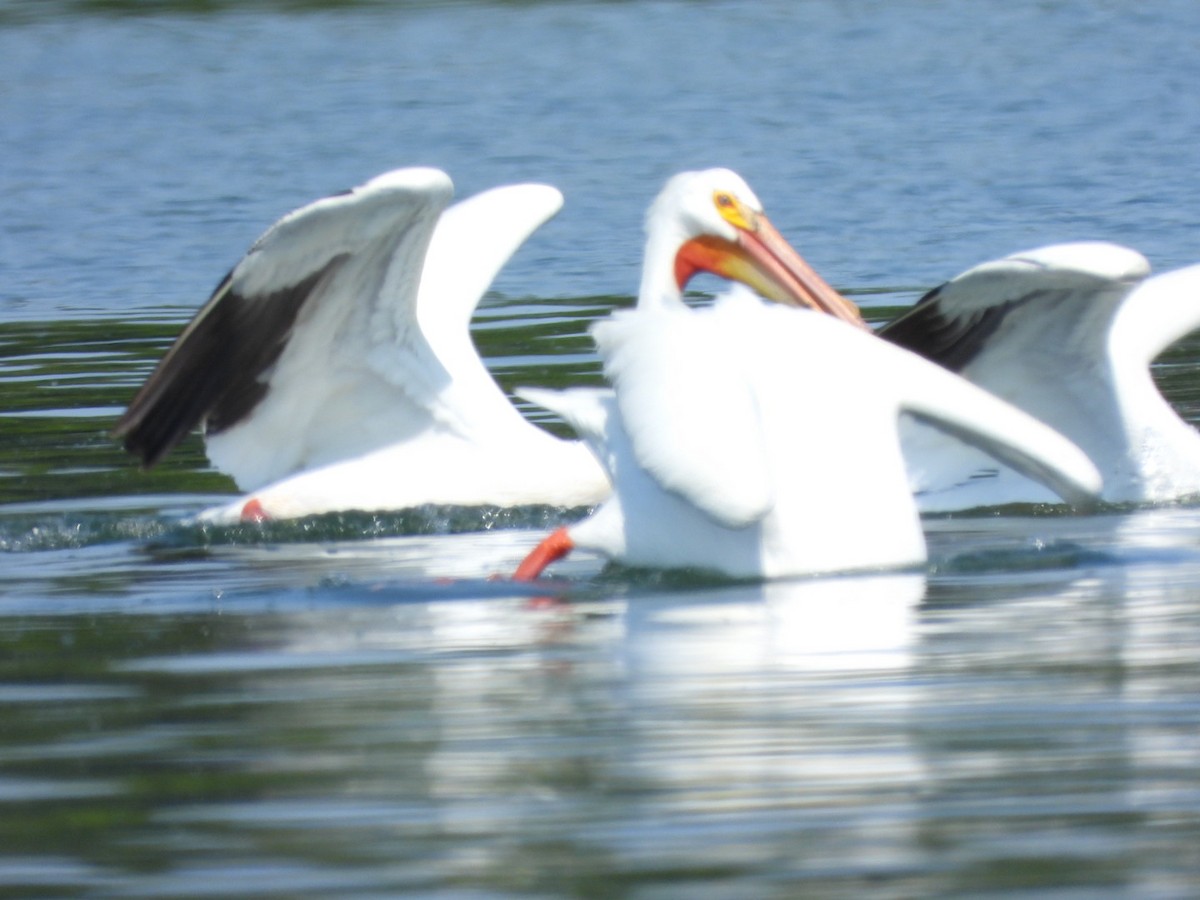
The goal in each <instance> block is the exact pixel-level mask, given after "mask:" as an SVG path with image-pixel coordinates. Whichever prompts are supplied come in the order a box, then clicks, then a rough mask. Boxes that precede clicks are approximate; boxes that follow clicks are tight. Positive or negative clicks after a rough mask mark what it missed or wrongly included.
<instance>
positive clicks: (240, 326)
mask: <svg viewBox="0 0 1200 900" xmlns="http://www.w3.org/2000/svg"><path fill="white" fill-rule="evenodd" d="M451 193H452V186H451V182H450V179H449V178H448V177H447V176H446V175H445V174H444V173H442V172H440V171H437V170H435V169H401V170H397V171H393V172H388V173H386V174H384V175H380V176H379V177H377V178H374V179H372V180H371V181H369V182H367V183H366V184H364V185H361V186H360V187H358V188H355V189H354V190H352V191H349V192H347V193H344V194H341V195H337V196H334V197H329V198H326V199H323V200H319V201H317V202H315V203H312V204H310V205H308V206H305V207H303V208H301V209H299V210H296V211H295V212H293V213H291V214H289V215H287V216H285V217H284V218H283V219H281V220H280V221H279V222H277V223H276V224H275V225H274V226H272V227H271V228H270V229H269V230H268V231H267V232H266V233H265V234H264V235H263V236H262V237H261V238H259V240H258V241H257V242H256V243H255V244H254V245H253V246H252V247H251V248H250V250H249V252H248V253H247V254H246V256H245V257H244V258H243V259H242V260H241V262H239V263H238V264H237V266H235V267H234V269H233V270H232V271H231V272H230V273H229V275H228V276H227V277H226V278H225V279H224V280H223V281H222V282H221V284H220V285H219V286H218V288H217V290H216V291H215V293H214V294H213V295H212V297H211V299H210V300H209V301H208V303H207V304H206V305H205V306H204V307H203V308H202V309H201V310H200V312H199V313H198V314H197V315H196V317H195V318H194V319H193V320H192V321H191V323H190V324H189V325H188V326H187V327H186V328H185V329H184V331H183V333H182V334H181V335H180V336H179V338H178V339H177V340H176V341H175V343H174V345H173V346H172V347H171V348H170V350H169V351H168V352H167V354H166V355H165V356H164V357H163V359H162V360H161V362H160V363H159V365H158V367H157V368H156V369H155V370H154V372H153V373H152V374H151V375H150V377H149V379H148V380H147V381H146V383H145V385H144V386H143V387H142V389H141V390H140V391H139V392H138V394H137V396H136V397H135V398H134V400H133V401H132V403H131V404H130V406H129V408H128V410H126V412H125V414H124V415H123V416H122V418H121V419H120V421H119V422H118V424H117V426H116V429H115V434H116V435H118V436H121V437H124V440H125V447H126V448H127V449H128V450H130V451H131V452H133V453H136V454H137V455H139V456H140V457H141V458H142V460H143V462H144V463H145V464H146V465H152V464H154V463H155V462H156V461H157V460H158V459H159V458H161V457H162V455H163V454H164V453H166V452H167V451H169V450H170V449H171V447H172V446H174V445H175V444H176V443H177V442H178V441H179V440H180V439H181V438H182V437H183V436H184V435H185V434H187V433H188V432H189V431H190V430H191V429H192V428H194V427H196V426H197V425H201V424H203V426H204V429H205V436H206V449H207V452H208V456H209V459H210V460H211V461H212V462H213V464H214V465H215V466H216V467H217V468H218V469H220V470H222V471H223V472H226V473H227V474H229V475H231V476H233V478H234V480H235V481H236V482H237V484H238V486H239V487H240V488H242V489H243V490H247V491H250V492H252V493H251V494H250V495H249V496H247V497H242V498H240V499H238V500H237V501H236V502H234V503H232V504H229V505H228V506H225V507H220V508H218V509H215V510H210V511H208V512H207V513H205V514H204V517H205V518H209V519H213V520H217V521H229V520H234V521H236V520H237V519H239V518H250V519H260V518H287V517H294V516H302V515H309V514H313V513H320V512H329V511H335V510H347V509H362V510H379V509H402V508H406V507H412V506H418V505H421V504H427V503H433V504H447V505H482V504H489V505H491V504H494V505H499V506H519V505H526V504H548V505H556V506H581V505H589V504H593V503H596V502H598V501H599V500H600V499H602V498H603V497H605V496H607V495H608V493H609V490H610V489H609V483H608V479H607V477H606V475H605V473H604V471H603V469H602V468H601V467H600V466H599V465H598V464H597V463H596V461H595V459H594V457H593V456H592V454H591V453H590V452H589V451H588V450H587V448H586V447H585V446H583V444H581V443H580V442H579V441H570V440H562V439H559V438H557V437H554V436H553V435H551V434H549V433H548V432H546V431H543V430H542V429H541V428H538V427H537V426H536V425H533V424H532V423H530V422H528V421H527V420H526V419H525V418H524V417H523V416H521V414H520V413H519V411H518V410H517V409H516V408H515V407H513V406H512V404H511V403H510V402H509V401H508V399H507V398H506V397H505V395H504V393H503V392H502V391H501V390H500V388H499V387H498V386H497V385H496V383H495V382H494V381H493V380H492V378H491V376H490V375H489V373H488V372H487V369H486V367H485V366H484V364H483V362H482V361H481V360H480V358H479V356H478V354H477V352H476V351H475V348H474V346H473V344H472V343H471V338H470V332H469V321H470V317H471V314H472V312H473V311H474V309H475V306H476V304H477V303H478V302H479V299H480V297H481V296H482V294H483V292H484V291H485V290H486V289H487V286H488V285H489V284H490V283H491V281H492V278H493V277H494V276H495V274H496V273H497V271H498V270H499V269H500V267H501V266H502V265H503V264H504V262H505V261H506V260H507V259H508V257H509V256H510V255H511V254H512V253H513V252H514V251H515V250H516V248H517V247H519V246H520V244H521V243H522V242H523V241H524V240H525V239H526V238H527V237H528V235H529V234H530V233H532V231H533V230H534V229H535V228H537V227H538V226H539V225H540V224H542V223H543V222H545V221H546V220H547V219H549V218H550V217H551V216H553V215H554V213H556V212H557V211H558V209H559V208H560V206H561V203H562V197H561V195H560V194H559V192H558V191H557V190H555V189H554V188H551V187H547V186H543V185H515V186H510V187H502V188H496V189H495V190H492V191H488V192H485V193H483V194H480V195H478V196H475V197H472V198H471V199H469V200H467V201H465V202H462V203H459V204H457V205H455V206H452V207H450V208H449V209H446V205H447V204H448V203H449V201H450V197H451ZM647 231H648V238H647V245H646V264H645V271H644V278H643V282H642V296H643V297H650V298H653V299H654V302H656V303H659V302H677V303H678V304H679V305H681V306H682V303H683V300H682V290H683V287H684V286H685V285H686V284H687V282H688V280H689V279H690V278H691V277H692V276H693V275H694V274H696V273H697V272H698V271H709V272H713V273H715V274H719V275H723V276H725V277H729V278H734V279H738V280H743V281H745V282H746V283H748V284H751V285H752V286H753V287H755V289H756V290H759V291H760V292H761V293H763V294H764V295H765V296H769V297H772V298H773V299H776V300H781V301H785V302H793V303H805V304H810V305H814V306H817V307H819V308H822V309H824V310H826V311H827V312H831V313H833V314H835V315H840V316H843V317H847V318H850V319H852V320H855V319H857V316H858V313H857V310H855V309H854V308H853V306H852V305H850V304H848V303H847V302H846V301H844V300H842V298H840V297H839V296H838V295H837V294H836V293H835V292H833V290H832V289H831V288H829V287H828V286H827V285H825V284H824V282H822V281H821V280H820V279H819V278H818V277H817V276H816V275H815V273H813V272H812V270H811V269H810V268H808V266H807V264H805V263H804V262H803V260H801V259H800V257H799V256H798V255H797V254H796V253H795V251H794V250H792V249H791V248H790V247H788V245H787V244H786V242H784V241H783V239H782V238H781V237H780V236H779V234H778V232H777V231H775V229H774V228H773V227H772V226H771V225H770V223H769V222H768V221H767V219H766V217H765V216H763V215H762V209H761V206H760V205H759V203H758V201H757V199H756V198H755V197H754V195H753V193H752V192H751V191H750V189H749V188H748V187H747V186H746V184H745V182H744V181H742V180H741V179H740V178H739V177H738V176H736V175H734V174H733V173H732V172H728V171H727V170H711V171H709V172H704V173H689V174H688V175H685V176H680V177H677V178H676V179H672V181H670V182H669V183H668V185H667V188H666V189H665V190H664V192H663V195H662V196H661V197H660V198H659V200H658V201H657V202H656V203H655V205H654V207H652V210H651V214H650V216H649V217H648V220H647ZM858 321H861V320H858ZM864 327H865V326H864Z"/></svg>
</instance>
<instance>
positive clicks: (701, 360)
mask: <svg viewBox="0 0 1200 900" xmlns="http://www.w3.org/2000/svg"><path fill="white" fill-rule="evenodd" d="M712 324H713V323H712V322H711V319H710V317H707V316H697V315H696V314H695V313H694V312H692V311H691V310H689V309H686V308H685V309H680V310H674V309H659V308H654V307H651V308H640V309H636V310H627V311H621V312H618V313H615V314H614V315H613V316H612V317H610V318H609V319H608V320H606V321H604V322H599V323H597V324H596V325H594V326H593V328H592V335H593V337H594V338H595V341H596V345H597V347H598V348H599V350H600V355H601V356H602V357H603V358H604V370H605V374H606V375H607V376H608V379H609V380H610V381H611V382H612V383H613V385H614V386H615V387H616V393H617V404H618V407H619V409H620V412H621V419H622V422H623V423H624V426H625V430H626V432H627V433H628V434H629V439H630V442H631V444H632V446H633V451H634V456H635V457H636V459H637V461H638V463H639V464H640V465H641V466H642V468H643V469H645V470H646V471H647V472H648V473H650V474H651V475H652V476H653V477H654V479H655V480H656V481H657V482H658V483H659V484H660V485H661V486H662V487H663V488H665V489H666V490H668V491H672V492H674V493H677V494H679V495H681V496H682V497H683V498H684V499H686V500H687V501H688V502H689V503H691V504H693V505H694V506H696V507H697V508H699V509H700V510H702V511H703V512H705V513H706V514H707V515H709V516H710V517H712V518H713V519H714V520H716V521H717V522H719V523H720V524H722V525H725V526H727V527H730V528H738V527H742V526H745V525H748V524H750V523H751V522H754V521H757V520H758V519H761V518H762V517H763V516H764V515H766V513H767V512H769V511H770V509H771V506H772V503H773V500H772V497H773V489H772V485H771V481H770V474H769V473H770V467H769V465H768V463H767V453H766V449H765V444H764V435H763V428H762V422H761V420H760V415H759V409H758V404H757V402H756V398H755V394H754V390H753V388H752V386H751V384H750V383H749V381H748V380H747V374H746V372H745V370H744V367H743V366H742V364H741V360H740V359H739V357H738V354H737V353H731V351H730V342H728V341H726V340H723V338H722V335H721V334H720V333H719V330H718V329H716V328H713V327H712ZM735 346H736V342H735Z"/></svg>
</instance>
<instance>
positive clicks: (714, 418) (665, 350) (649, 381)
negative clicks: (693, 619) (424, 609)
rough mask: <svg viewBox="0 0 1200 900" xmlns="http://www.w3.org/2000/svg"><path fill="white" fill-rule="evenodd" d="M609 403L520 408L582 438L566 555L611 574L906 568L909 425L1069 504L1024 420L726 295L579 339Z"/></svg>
mask: <svg viewBox="0 0 1200 900" xmlns="http://www.w3.org/2000/svg"><path fill="white" fill-rule="evenodd" d="M592 334H593V335H594V337H595V340H596V343H597V346H598V348H599V351H600V355H601V356H602V358H603V360H604V369H605V374H606V376H607V377H608V379H609V380H610V382H611V383H612V386H613V389H612V390H611V391H607V390H601V389H590V390H589V389H582V388H576V389H572V390H567V391H565V392H561V393H556V392H550V391H536V390H534V391H529V390H527V391H525V392H524V393H525V395H526V396H527V397H528V398H529V399H531V400H534V401H535V402H538V403H540V404H542V405H544V406H546V407H548V408H550V409H553V410H555V411H556V412H558V413H559V414H560V415H562V416H563V417H564V418H565V419H567V421H569V422H570V423H571V424H572V425H574V426H575V428H576V429H577V430H578V431H579V432H580V433H581V434H583V435H584V438H585V440H586V441H587V442H588V443H589V445H590V446H591V447H592V449H593V451H594V452H595V453H596V455H597V458H599V459H600V460H601V462H603V463H604V466H605V468H606V470H607V471H608V473H609V475H610V477H611V478H612V481H613V488H614V492H613V496H612V497H611V498H610V499H608V500H607V501H605V502H604V503H603V504H601V506H600V507H599V508H598V509H597V510H596V512H595V513H594V514H593V515H592V516H590V517H589V518H587V519H585V520H583V521H582V522H579V523H577V524H574V525H571V526H568V527H567V528H564V529H560V530H559V531H557V532H555V533H554V534H553V535H551V536H550V537H549V538H547V539H546V540H545V541H543V542H542V544H541V545H539V547H538V548H537V549H535V550H534V551H533V552H532V553H531V554H530V555H529V556H528V557H527V558H526V560H525V561H524V562H523V563H522V565H521V566H520V567H519V568H518V570H517V572H516V574H515V576H514V577H516V578H518V579H521V580H527V579H531V578H535V577H537V575H538V574H539V573H540V572H541V571H542V570H543V569H544V568H545V566H546V565H548V564H549V563H550V562H552V561H553V560H554V559H557V558H559V557H560V556H561V555H562V554H563V553H565V552H567V551H569V549H570V548H571V547H574V546H580V547H584V548H587V549H591V550H596V551H599V552H601V553H603V554H606V555H608V556H609V557H613V558H616V559H619V560H622V561H624V562H625V563H628V564H632V565H639V566H651V567H656V568H658V567H686V568H702V569H709V570H716V571H719V572H722V573H725V574H728V575H732V576H747V577H767V578H773V577H780V576H790V575H801V574H811V573H824V572H841V571H849V570H860V569H877V568H890V567H897V566H907V565H912V564H918V563H921V562H922V561H924V559H925V541H924V535H923V533H922V529H921V522H920V517H919V514H918V510H917V506H916V504H915V502H914V500H913V496H912V493H911V491H910V489H909V486H908V480H907V477H906V472H905V467H904V459H903V456H902V454H901V449H900V439H899V434H898V418H899V416H900V414H901V412H907V413H908V414H910V415H913V416H916V417H918V418H919V419H921V420H922V421H926V422H929V423H931V424H933V425H935V426H937V427H939V428H942V429H945V430H947V431H948V432H950V433H952V434H954V435H955V436H956V437H958V438H959V439H961V440H965V441H968V442H970V443H972V444H974V445H975V446H978V447H980V448H982V449H984V450H986V451H987V452H988V453H990V454H992V455H994V456H995V457H997V458H999V459H1002V460H1004V461H1005V462H1006V463H1008V464H1010V465H1013V466H1016V467H1017V468H1019V469H1021V470H1022V471H1024V472H1026V474H1028V475H1029V476H1030V477H1034V478H1037V479H1039V480H1040V481H1043V482H1044V483H1046V484H1048V485H1050V486H1051V487H1052V488H1053V489H1054V490H1055V491H1057V492H1059V493H1060V494H1062V495H1063V496H1064V497H1065V498H1067V499H1069V500H1071V501H1073V502H1080V501H1085V500H1087V499H1088V498H1090V497H1091V496H1093V495H1094V494H1095V492H1096V491H1098V490H1099V487H1100V482H1099V476H1098V475H1097V473H1096V471H1095V468H1094V467H1093V466H1092V464H1091V463H1090V462H1089V461H1088V460H1087V458H1086V457H1085V456H1084V455H1083V453H1082V452H1080V450H1079V449H1078V448H1076V447H1075V446H1074V445H1073V444H1071V443H1070V442H1069V441H1067V440H1066V439H1065V438H1063V437H1062V436H1060V435H1059V434H1057V433H1056V432H1054V431H1053V430H1052V429H1050V428H1048V427H1047V426H1045V425H1043V424H1041V423H1040V422H1038V421H1037V420H1036V419H1034V418H1033V417H1032V416H1029V415H1026V414H1025V413H1023V412H1021V411H1020V410H1018V409H1016V408H1015V407H1012V406H1010V405H1009V404H1007V403H1005V402H1003V401H1001V400H999V399H997V398H995V397H993V396H992V395H990V394H988V393H987V392H986V391H984V390H983V389H981V388H978V387H975V386H974V385H972V384H970V383H969V382H967V381H965V380H963V379H961V378H959V377H958V376H956V375H953V374H952V373H949V372H947V371H945V370H944V369H942V368H941V367H939V366H937V365H934V364H933V363H930V362H928V361H926V360H924V359H921V358H920V357H918V356H916V355H915V354H912V353H909V352H908V351H906V350H903V349H901V348H898V347H895V346H892V345H890V344H888V343H887V342H885V341H880V340H878V339H876V338H875V337H873V336H872V335H870V334H869V333H867V332H865V331H863V330H861V329H857V328H853V327H849V326H848V325H847V324H846V323H844V322H840V321H836V320H835V319H833V318H831V317H829V316H825V315H819V314H817V313H814V312H809V311H805V310H792V309H785V308H782V307H778V306H770V307H769V306H767V305H766V304H764V303H762V302H761V301H760V300H759V299H758V298H756V297H754V296H752V295H749V294H748V292H744V291H736V292H734V293H732V294H731V295H728V296H726V297H723V298H721V299H720V300H719V301H718V302H716V303H715V304H714V305H713V306H712V307H711V308H710V309H699V310H693V309H689V308H686V307H682V306H676V307H672V306H665V305H664V306H646V307H641V306H639V308H638V309H636V310H631V311H622V312H617V313H615V314H614V315H613V316H612V317H611V318H609V319H608V320H606V321H603V322H599V323H597V324H596V325H594V326H593V328H592Z"/></svg>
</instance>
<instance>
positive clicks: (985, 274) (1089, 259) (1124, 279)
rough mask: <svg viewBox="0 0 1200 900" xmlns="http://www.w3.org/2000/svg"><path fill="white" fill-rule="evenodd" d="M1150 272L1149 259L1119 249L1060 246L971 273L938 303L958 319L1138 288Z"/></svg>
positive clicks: (1094, 244)
mask: <svg viewBox="0 0 1200 900" xmlns="http://www.w3.org/2000/svg"><path fill="white" fill-rule="evenodd" d="M1149 272H1150V264H1149V263H1148V262H1147V261H1146V258H1145V257H1143V256H1142V255H1141V254H1140V253H1138V252H1137V251H1135V250H1130V249H1129V248H1128V247H1122V246H1120V245H1119V244H1110V243H1106V242H1102V241H1085V242H1079V243H1073V244H1054V245H1051V246H1048V247H1041V248H1039V249H1037V250H1029V251H1026V252H1023V253H1015V254H1013V255H1011V256H1007V257H1004V258H1003V259H998V260H994V261H992V262H986V263H983V264H981V265H978V266H975V267H973V268H971V269H968V270H967V271H965V272H963V273H962V274H961V275H959V276H957V277H956V278H954V279H952V280H951V281H948V282H947V283H946V284H944V285H943V286H942V287H941V289H940V290H939V292H938V298H937V303H938V307H939V309H940V310H941V312H942V314H943V315H946V316H949V317H952V318H958V317H962V316H969V315H972V314H974V313H977V312H980V311H982V310H985V309H988V308H991V307H996V306H1003V305H1005V304H1008V303H1014V302H1019V301H1021V300H1023V299H1025V298H1027V297H1029V296H1030V295H1033V294H1037V293H1043V292H1047V291H1086V292H1089V293H1090V292H1093V291H1096V290H1099V289H1101V288H1102V287H1103V286H1104V285H1105V284H1110V283H1116V284H1124V285H1132V284H1133V283H1135V282H1137V281H1140V280H1141V279H1142V278H1145V277H1146V275H1148V274H1149Z"/></svg>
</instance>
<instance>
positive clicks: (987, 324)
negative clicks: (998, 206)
mask: <svg viewBox="0 0 1200 900" xmlns="http://www.w3.org/2000/svg"><path fill="white" fill-rule="evenodd" d="M1149 271H1150V267H1149V264H1148V263H1147V262H1146V260H1145V259H1144V258H1143V257H1142V256H1141V254H1139V253H1137V252H1135V251H1133V250H1130V249H1128V248H1126V247H1121V246H1118V245H1116V244H1109V243H1101V242H1088V243H1072V244H1057V245H1053V246H1048V247H1042V248H1040V249H1037V250H1030V251H1027V252H1024V253H1017V254H1014V255H1012V256H1008V257H1005V258H1004V259H1000V260H996V261H993V262H988V263H984V264H983V265H979V266H976V267H974V268H972V269H969V270H968V271H966V272H964V273H963V274H961V275H959V276H958V277H957V278H954V279H953V280H951V281H949V282H947V283H946V284H943V285H942V286H941V287H938V288H936V289H934V290H933V291H931V292H930V293H928V294H927V295H926V296H925V297H923V298H922V299H921V300H920V301H919V302H918V303H917V304H916V305H915V306H914V307H913V308H912V309H911V310H909V311H908V312H906V313H904V314H903V315H901V316H900V317H899V318H897V319H896V320H895V321H893V322H891V323H889V324H888V325H886V326H885V327H884V328H882V329H881V330H880V332H879V334H880V335H881V336H882V337H884V338H886V339H888V340H889V341H891V342H892V343H895V344H898V345H900V346H902V347H906V348H908V349H910V350H912V351H914V352H916V353H919V354H921V355H922V356H924V357H926V358H927V359H930V360H933V361H934V362H937V363H940V364H941V365H943V366H944V367H946V368H947V369H950V370H951V371H953V372H957V373H959V374H960V375H962V376H963V377H964V378H966V379H968V380H969V381H971V382H973V383H975V384H977V385H979V386H980V387H983V388H986V389H987V390H989V391H990V392H992V393H993V394H995V395H996V396H998V397H1001V398H1003V399H1004V400H1007V401H1009V402H1010V403H1012V404H1014V405H1016V406H1019V407H1020V408H1021V409H1023V410H1025V411H1026V412H1028V413H1030V414H1031V415H1033V416H1036V417H1037V418H1038V419H1040V420H1041V421H1043V422H1045V423H1046V424H1048V425H1050V426H1051V427H1053V428H1055V429H1056V430H1058V431H1059V432H1061V433H1062V434H1063V435H1065V436H1066V437H1068V438H1070V439H1071V440H1072V441H1073V442H1075V443H1076V444H1077V445H1078V446H1079V447H1080V448H1081V449H1082V450H1083V451H1084V452H1085V453H1086V454H1087V455H1088V456H1089V457H1090V458H1091V460H1092V462H1093V463H1094V464H1095V465H1096V467H1097V468H1098V469H1099V471H1100V474H1101V476H1102V478H1103V480H1104V487H1103V490H1102V492H1101V497H1102V499H1104V500H1105V501H1108V502H1151V503H1153V502H1166V501H1172V500H1178V499H1182V498H1186V497H1190V496H1195V495H1198V494H1200V434H1198V433H1197V432H1196V430H1195V429H1194V428H1192V427H1191V426H1190V425H1188V424H1187V423H1186V422H1184V421H1183V420H1182V419H1181V418H1180V417H1179V415H1178V414H1176V412H1175V411H1174V410H1173V409H1172V408H1171V407H1170V405H1169V404H1168V403H1167V401H1166V400H1165V399H1164V398H1163V396H1162V394H1161V393H1160V392H1159V391H1158V388H1157V387H1156V386H1155V384H1154V381H1153V379H1152V378H1151V375H1150V364H1151V362H1153V360H1154V358H1155V357H1156V356H1158V355H1159V354H1160V353H1162V351H1163V350H1165V349H1166V348H1167V347H1168V346H1170V345H1171V344H1172V343H1174V342H1175V341H1177V340H1179V339H1180V338H1181V337H1183V336H1184V335H1186V334H1188V333H1189V332H1191V331H1194V330H1195V329H1197V328H1200V266H1190V267H1188V268H1185V269H1180V270H1178V271H1174V272H1168V273H1165V274H1162V275H1158V276H1155V277H1153V278H1147V275H1148V274H1149ZM904 448H905V450H906V452H907V455H908V458H909V461H910V471H911V474H912V477H913V486H914V488H915V489H917V490H918V491H920V492H921V494H920V497H919V500H920V503H921V508H922V510H924V511H930V512H932V511H939V510H950V509H963V508H968V507H972V506H990V505H997V504H1001V503H1015V502H1051V501H1053V500H1054V499H1055V498H1054V497H1053V495H1052V494H1050V493H1048V492H1047V491H1046V490H1044V489H1043V488H1041V487H1040V486H1039V485H1036V484H1034V483H1032V482H1030V481H1028V480H1027V479H1025V478H1022V477H1020V476H1018V475H1017V474H1015V473H1014V472H1012V471H1010V470H1007V469H1003V468H998V467H997V466H995V464H994V463H993V462H992V461H990V460H988V459H987V458H986V457H985V456H983V455H981V454H980V453H978V452H977V451H973V450H971V449H969V448H965V447H962V446H961V445H960V444H957V443H956V442H953V441H949V440H947V439H945V438H944V437H943V436H942V435H940V434H937V433H934V432H931V431H930V430H929V429H926V428H923V427H919V426H916V427H906V428H905V430H904Z"/></svg>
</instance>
